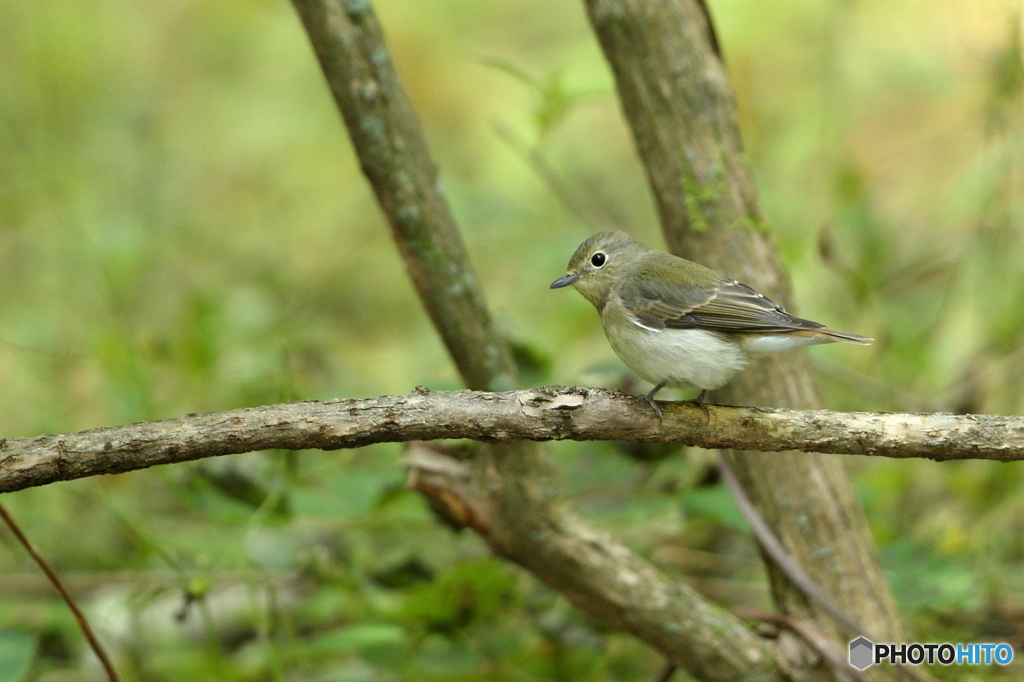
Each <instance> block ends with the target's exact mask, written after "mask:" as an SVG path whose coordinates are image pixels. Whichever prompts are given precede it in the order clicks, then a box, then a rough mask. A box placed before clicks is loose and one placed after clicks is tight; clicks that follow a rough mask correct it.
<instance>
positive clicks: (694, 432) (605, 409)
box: [0, 386, 1024, 493]
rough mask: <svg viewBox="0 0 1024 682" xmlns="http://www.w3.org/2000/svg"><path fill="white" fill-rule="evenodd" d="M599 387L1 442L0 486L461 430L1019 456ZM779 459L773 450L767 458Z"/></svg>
mask: <svg viewBox="0 0 1024 682" xmlns="http://www.w3.org/2000/svg"><path fill="white" fill-rule="evenodd" d="M659 404H660V405H661V407H662V410H663V412H664V420H661V421H659V419H658V417H657V415H655V414H654V412H653V411H652V410H651V408H650V406H649V405H648V404H647V402H646V401H645V400H643V399H639V398H635V397H633V396H629V395H625V394H623V393H616V392H613V391H607V390H605V389H600V388H577V387H567V386H545V387H542V388H535V389H528V390H522V391H508V392H505V393H483V392H479V391H453V392H447V391H430V390H427V389H422V388H421V389H417V390H416V391H414V392H413V393H410V394H409V395H406V396H397V397H396V396H380V397H376V398H364V399H351V400H330V401H326V402H318V401H305V402H297V403H282V404H279V405H265V406H262V407H250V408H246V409H242V410H230V411H227V412H214V413H210V414H193V415H188V416H185V417H180V418H178V419H167V420H164V421H155V422H140V423H138V424H130V425H127V426H114V427H109V428H102V429H91V430H89V431H80V432H78V433H67V434H54V435H46V436H38V437H36V438H19V439H14V440H7V441H3V442H2V443H0V493H3V492H12V491H15V490H21V489H23V488H30V487H33V486H40V485H47V484H50V483H55V482H57V481H66V480H71V479H75V478H83V477H86V476H98V475H101V474H117V473H122V472H125V471H134V470H136V469H145V468H147V467H151V466H155V465H158V464H173V463H176V462H188V461H192V460H196V459H202V458H205V457H216V456H219V455H232V454H238V453H242V452H253V451H256V450H268V449H283V450H308V449H319V450H338V449H341V448H358V447H363V446H365V445H370V444H372V443H394V442H405V441H427V440H437V439H447V438H469V439H472V440H476V441H481V442H487V443H513V442H516V441H521V440H536V441H546V440H580V441H586V440H618V441H632V442H643V443H682V444H685V445H692V446H696V447H701V448H709V449H712V448H743V449H744V450H761V451H765V452H779V451H785V450H790V449H793V448H799V449H802V450H810V451H819V452H830V453H833V454H853V455H876V456H880V457H896V458H908V457H927V458H929V459H934V460H939V461H944V460H958V459H991V460H996V461H1000V462H1012V461H1022V460H1024V417H1000V416H995V415H952V414H892V413H883V412H829V411H826V410H816V411H799V410H783V409H766V408H756V407H723V406H719V405H708V410H709V412H710V414H711V420H710V421H709V422H708V423H707V424H705V420H704V413H703V412H702V411H701V409H700V408H698V407H696V406H694V405H691V404H689V403H670V402H661V403H659ZM772 456H779V455H772Z"/></svg>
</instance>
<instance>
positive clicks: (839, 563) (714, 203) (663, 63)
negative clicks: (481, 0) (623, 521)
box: [586, 0, 903, 675]
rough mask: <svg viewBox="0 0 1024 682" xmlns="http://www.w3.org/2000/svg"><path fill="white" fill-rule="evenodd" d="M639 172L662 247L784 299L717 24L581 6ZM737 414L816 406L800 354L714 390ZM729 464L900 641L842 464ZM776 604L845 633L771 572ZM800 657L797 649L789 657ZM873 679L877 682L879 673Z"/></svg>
mask: <svg viewBox="0 0 1024 682" xmlns="http://www.w3.org/2000/svg"><path fill="white" fill-rule="evenodd" d="M586 6H587V11H588V13H589V17H590V20H591V22H592V24H593V26H594V29H595V30H596V32H597V35H598V37H599V40H600V42H601V46H602V48H603V49H604V53H605V56H606V57H607V59H608V61H609V63H610V64H611V67H612V70H613V71H614V74H615V79H616V83H617V86H618V91H619V96H620V98H621V102H622V109H623V112H624V115H625V118H626V120H627V122H628V123H629V126H630V128H631V129H632V132H633V136H634V139H635V141H636V145H637V149H638V150H639V153H640V156H641V158H642V160H643V162H644V165H645V166H646V169H647V173H648V176H649V179H650V183H651V187H652V190H653V192H654V197H655V201H656V203H657V206H658V211H659V214H660V217H661V223H662V230H663V233H664V236H665V240H666V242H667V243H668V245H669V247H670V249H671V250H672V251H673V252H675V253H676V254H678V255H681V256H685V257H687V258H690V259H692V260H695V261H698V262H701V263H704V264H706V265H708V266H709V267H712V268H715V269H717V270H719V271H721V272H724V273H726V274H728V275H730V276H732V277H735V278H736V279H739V280H741V281H745V282H747V283H749V284H751V285H752V286H754V287H756V288H757V289H759V290H761V291H763V292H764V293H765V294H767V295H769V296H770V297H771V298H773V299H775V300H776V301H779V302H780V303H783V304H784V303H785V302H786V300H787V298H788V293H789V292H788V282H787V280H786V275H785V272H784V270H783V268H782V266H781V264H780V261H779V256H778V252H777V250H776V248H775V246H774V244H773V243H772V242H771V239H770V238H769V237H768V236H767V234H766V232H765V231H764V229H763V221H762V216H761V211H760V208H759V206H758V203H757V197H756V192H755V189H754V185H753V182H752V180H751V175H750V172H749V170H748V169H747V166H746V163H745V160H744V157H743V148H742V143H741V140H740V136H739V130H738V127H737V123H736V116H735V102H734V99H733V94H732V90H731V88H730V85H729V80H728V77H727V74H726V72H725V67H724V64H723V63H722V60H721V57H720V56H719V54H718V50H717V47H716V45H715V40H714V34H713V27H712V26H711V23H710V17H709V16H708V15H707V13H706V10H705V7H704V5H703V3H702V2H700V1H699V0H586ZM714 397H715V399H717V400H721V401H723V402H726V403H730V404H738V405H764V406H768V405H771V406H785V407H795V408H809V407H817V406H818V405H819V403H820V400H819V397H818V394H817V391H816V388H815V385H814V381H813V379H812V378H811V375H810V371H809V368H808V363H807V357H806V354H805V353H803V352H795V353H789V354H780V355H773V356H768V357H766V358H765V359H763V360H761V361H759V362H757V363H755V364H754V365H753V366H752V367H751V368H749V369H748V370H747V371H746V372H744V373H742V374H741V375H740V376H739V377H738V378H737V379H736V380H735V381H734V382H733V383H732V385H730V386H728V387H727V388H725V389H723V390H722V391H720V392H718V393H717V394H716V395H715V396H714ZM728 457H729V460H730V462H731V463H732V466H733V467H734V468H735V470H736V471H737V473H738V475H739V477H740V479H741V481H742V483H743V485H744V487H745V488H746V490H747V491H748V493H749V494H750V496H751V497H752V498H753V500H754V502H755V504H756V505H757V508H758V509H759V510H760V512H761V514H762V515H763V516H764V518H765V520H766V521H767V522H768V524H769V525H770V526H771V528H772V529H773V530H774V531H775V533H776V534H777V535H778V536H779V537H780V539H781V540H782V542H783V543H784V545H785V547H786V548H787V549H788V550H789V552H790V553H791V554H792V556H793V557H794V558H795V559H796V560H797V562H798V563H799V564H800V565H801V566H803V567H804V569H805V570H806V571H807V572H808V573H809V574H810V575H811V576H812V577H813V578H814V579H815V580H816V582H817V583H818V584H819V585H820V586H821V587H822V588H824V590H825V591H826V593H827V594H830V595H831V596H832V598H833V599H834V600H835V601H836V602H837V603H838V604H839V605H840V607H841V608H843V609H845V610H846V612H847V613H848V614H849V615H850V616H851V617H852V618H853V619H854V620H855V621H856V622H858V623H860V625H861V626H862V628H863V629H864V631H865V632H867V633H869V634H870V635H872V636H874V637H877V638H881V639H884V640H885V641H895V642H899V641H903V631H902V627H901V624H900V618H899V615H898V613H897V610H896V607H895V603H894V601H893V598H892V596H891V594H890V592H889V589H888V586H887V584H886V581H885V579H884V576H883V574H882V571H881V568H880V566H879V562H878V556H877V552H876V550H875V547H874V544H873V542H872V540H871V537H870V535H869V533H868V529H867V525H866V522H865V519H864V514H863V511H862V509H861V507H860V505H859V503H858V501H857V499H856V498H855V496H854V492H853V487H852V485H851V483H850V480H849V477H848V475H847V473H846V470H845V468H844V467H843V465H842V463H841V462H840V460H839V459H838V458H835V457H828V456H822V455H810V454H806V453H799V452H788V453H783V454H781V455H772V456H765V455H762V454H757V453H751V452H735V451H733V452H730V453H729V454H728ZM768 572H769V576H770V578H771V584H772V591H773V594H774V597H775V600H776V603H777V604H778V606H779V608H780V609H781V610H783V611H784V612H785V613H786V614H788V615H790V616H793V617H795V618H798V619H812V620H813V621H814V622H815V624H816V626H817V627H818V628H820V629H821V630H823V631H825V632H829V633H831V634H832V636H833V638H834V639H836V640H838V641H840V642H841V643H842V644H843V646H844V647H845V643H846V641H847V639H848V638H847V637H846V636H845V635H844V634H842V633H841V632H840V630H839V628H838V627H837V626H836V624H835V623H834V622H833V620H832V619H831V618H830V617H829V616H828V615H826V614H825V613H823V612H821V611H820V610H819V609H818V608H817V607H816V606H814V605H813V604H810V603H809V602H808V601H807V599H806V598H805V597H804V595H803V594H801V592H800V591H799V590H798V589H797V588H795V587H794V586H793V585H792V584H791V583H790V582H789V581H788V580H787V579H786V578H785V576H784V575H782V574H781V573H780V572H779V571H778V570H776V569H775V568H774V567H773V566H772V565H771V564H769V565H768ZM797 655H799V654H797ZM874 674H876V675H878V674H883V673H880V672H874Z"/></svg>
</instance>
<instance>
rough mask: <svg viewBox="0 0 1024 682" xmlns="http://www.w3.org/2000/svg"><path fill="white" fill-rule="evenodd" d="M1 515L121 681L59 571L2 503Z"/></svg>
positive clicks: (113, 681)
mask: <svg viewBox="0 0 1024 682" xmlns="http://www.w3.org/2000/svg"><path fill="white" fill-rule="evenodd" d="M0 517H2V518H3V520H4V523H6V524H7V527H8V528H10V529H11V532H12V533H14V537H16V538H18V542H20V543H21V546H22V547H24V548H25V551H26V552H28V553H29V556H31V557H32V559H33V560H34V561H35V562H36V564H37V565H38V566H39V568H41V569H42V571H43V573H45V574H46V577H47V578H48V579H49V580H50V584H51V585H53V589H55V590H57V594H59V595H60V598H61V599H63V600H64V603H65V604H67V605H68V608H69V609H71V613H72V614H73V615H74V617H75V621H76V622H77V623H78V628H79V629H80V630H81V631H82V634H83V635H85V639H86V640H87V641H88V642H89V646H90V647H92V650H93V652H94V653H95V654H96V658H98V659H100V663H101V664H103V669H104V670H106V672H107V678H108V679H109V680H110V682H119V681H120V679H121V678H119V677H118V676H117V670H115V669H114V664H113V663H112V662H111V661H110V657H109V656H107V652H106V650H104V648H103V645H102V644H100V640H99V639H97V637H96V633H94V632H93V630H92V627H91V626H90V625H89V621H88V620H86V618H85V614H83V613H82V610H81V609H79V608H78V604H76V603H75V598H74V597H72V596H71V593H70V592H68V590H67V588H66V587H64V582H63V581H62V580H61V579H60V576H59V575H57V572H56V571H55V570H53V568H52V567H51V566H50V564H49V563H47V561H46V559H44V558H43V555H42V554H40V553H39V550H37V549H36V548H35V545H33V544H32V542H31V541H30V540H29V539H28V537H27V536H26V535H25V533H23V532H22V530H21V527H20V526H18V524H17V522H16V521H15V520H14V517H12V516H11V514H10V513H9V512H8V511H7V508H6V507H5V506H4V505H3V504H0Z"/></svg>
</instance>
